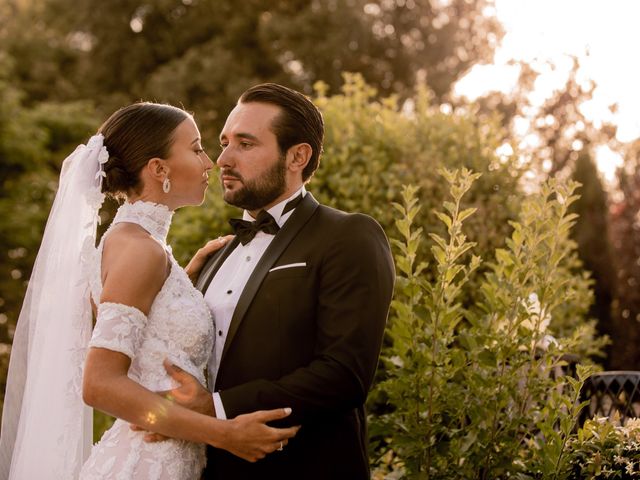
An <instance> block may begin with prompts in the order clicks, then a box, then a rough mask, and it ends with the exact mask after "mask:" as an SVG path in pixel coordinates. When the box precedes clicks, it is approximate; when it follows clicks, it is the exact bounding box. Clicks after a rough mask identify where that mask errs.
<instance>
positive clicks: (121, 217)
mask: <svg viewBox="0 0 640 480" xmlns="http://www.w3.org/2000/svg"><path fill="white" fill-rule="evenodd" d="M171 215H172V212H170V211H169V210H168V209H167V208H166V207H165V206H163V205H156V204H153V203H148V202H136V203H133V204H128V203H127V204H124V205H122V206H121V207H120V210H118V213H117V214H116V219H117V220H118V222H130V223H136V224H138V225H140V226H142V227H143V228H144V229H145V230H147V231H148V232H149V233H150V234H151V235H152V236H153V237H154V238H155V239H156V240H158V241H160V242H161V243H163V245H164V246H165V248H166V250H167V253H168V258H169V261H170V262H171V271H170V273H169V276H168V277H167V279H166V280H165V283H164V285H163V286H162V288H161V289H160V291H159V292H158V295H157V296H156V298H155V299H154V301H153V303H152V305H151V308H150V309H149V314H148V315H147V316H146V317H145V316H144V314H143V313H142V312H140V311H139V310H137V309H136V308H134V307H129V306H126V305H120V304H114V303H104V304H100V305H99V306H98V319H97V322H96V327H95V329H94V333H93V338H92V340H91V342H90V345H91V346H94V347H101V348H108V349H110V350H115V351H119V352H122V353H124V354H125V355H128V356H129V357H130V358H131V366H130V367H129V372H128V376H129V378H131V379H132V380H134V381H136V382H138V383H139V384H140V385H142V386H144V387H145V388H147V389H149V390H151V391H153V392H158V391H165V390H169V389H171V388H174V387H176V386H177V385H176V384H175V382H174V381H173V379H172V378H171V377H170V376H169V375H168V374H167V372H166V370H165V369H164V366H163V361H164V360H165V359H169V360H170V361H171V362H172V363H174V364H175V365H177V366H179V367H180V368H182V369H183V370H185V371H187V372H189V373H190V374H192V375H193V376H194V377H196V378H197V379H198V380H199V381H200V382H201V383H202V384H203V385H205V384H206V382H205V377H204V369H205V367H206V365H207V362H208V360H209V355H210V354H211V351H212V348H213V331H214V326H213V321H212V319H211V313H210V311H209V307H208V306H207V304H206V303H205V301H204V298H203V297H202V294H201V293H200V292H199V291H198V290H196V289H195V287H194V286H193V284H192V283H191V281H190V280H189V277H188V276H187V274H186V273H185V271H184V270H183V269H182V268H181V267H180V265H178V263H177V262H176V261H175V259H174V258H173V256H172V255H171V250H170V249H169V248H168V247H167V246H166V244H165V243H164V241H165V238H166V230H168V228H169V223H170V221H171ZM115 223H116V220H115V219H114V224H115ZM110 228H111V227H110ZM108 235H109V230H107V232H106V233H105V234H104V236H103V239H102V241H101V242H100V245H99V246H98V248H97V249H94V250H91V249H90V248H87V249H86V252H85V255H84V256H83V257H84V258H85V259H86V261H87V262H89V263H90V264H91V266H90V271H89V272H88V273H89V277H90V284H91V294H92V296H93V299H94V302H95V303H98V302H99V299H100V295H101V293H102V282H101V261H102V259H101V257H102V248H103V245H104V239H105V238H106V237H107V236H108ZM143 437H144V433H143V432H133V431H131V430H130V429H129V425H128V424H127V423H126V422H124V421H122V420H117V421H116V422H115V423H114V425H113V427H111V428H110V429H109V430H108V431H107V432H106V433H105V434H104V435H103V437H102V439H101V441H100V442H99V443H98V444H96V445H95V446H94V447H93V449H92V450H91V456H90V457H89V460H87V462H86V463H85V465H84V466H83V469H82V473H81V475H80V479H81V480H93V479H105V478H109V479H132V480H133V479H135V480H138V479H157V480H191V479H197V478H200V474H201V472H202V469H203V468H204V464H205V462H206V456H205V447H204V445H200V444H195V443H190V442H185V441H181V440H167V441H164V442H157V443H146V442H144V441H143Z"/></svg>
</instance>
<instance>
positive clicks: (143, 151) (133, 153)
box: [98, 102, 190, 199]
mask: <svg viewBox="0 0 640 480" xmlns="http://www.w3.org/2000/svg"><path fill="white" fill-rule="evenodd" d="M189 116H190V115H189V114H188V113H187V112H185V111H184V110H182V109H180V108H177V107H173V106H171V105H164V104H159V103H149V102H142V103H135V104H133V105H129V106H128V107H124V108H121V109H120V110H118V111H117V112H115V113H114V114H113V115H111V116H110V117H109V118H108V119H107V121H106V122H104V123H103V124H102V126H101V127H100V129H99V130H98V133H102V135H104V145H105V147H107V151H108V152H109V160H108V161H107V163H105V165H104V172H105V174H106V177H105V178H104V180H103V182H102V192H103V193H105V194H106V195H108V196H111V197H114V198H119V199H124V198H126V196H127V194H128V193H129V192H132V191H133V192H136V193H140V190H141V188H142V182H141V180H140V171H141V170H142V169H143V168H144V166H145V165H146V164H147V162H148V161H149V160H150V159H152V158H154V157H158V158H163V159H164V158H167V157H168V156H169V150H170V149H171V145H172V144H173V137H174V132H175V130H176V128H177V127H178V125H180V124H181V123H182V122H183V121H184V120H185V119H186V118H187V117H189Z"/></svg>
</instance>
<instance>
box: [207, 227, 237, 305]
mask: <svg viewBox="0 0 640 480" xmlns="http://www.w3.org/2000/svg"><path fill="white" fill-rule="evenodd" d="M238 243H240V240H238V237H234V238H233V240H231V241H230V242H229V243H227V245H226V246H225V247H224V248H223V249H222V250H220V251H219V252H217V255H213V256H212V257H211V258H210V259H209V260H208V261H207V263H206V264H205V266H204V267H203V268H202V273H201V274H200V276H199V277H198V281H197V282H196V288H197V289H198V290H200V291H201V292H202V294H203V295H204V294H205V293H206V292H207V288H209V284H210V283H211V280H213V277H214V276H215V274H216V273H217V272H218V270H219V269H220V267H221V266H222V264H223V263H224V261H225V260H226V259H227V257H228V256H229V254H230V253H231V252H233V250H234V249H235V248H236V246H237V245H238Z"/></svg>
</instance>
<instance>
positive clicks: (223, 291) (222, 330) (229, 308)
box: [204, 186, 307, 419]
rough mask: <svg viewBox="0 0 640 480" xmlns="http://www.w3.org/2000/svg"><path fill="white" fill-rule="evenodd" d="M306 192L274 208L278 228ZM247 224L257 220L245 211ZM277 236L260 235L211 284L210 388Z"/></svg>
mask: <svg viewBox="0 0 640 480" xmlns="http://www.w3.org/2000/svg"><path fill="white" fill-rule="evenodd" d="M306 193H307V192H306V190H305V188H304V186H303V187H301V188H300V189H299V190H298V191H296V192H295V193H294V194H293V195H291V196H290V197H289V198H287V199H285V200H283V201H282V202H280V203H278V204H276V205H274V206H273V207H271V208H270V209H269V210H267V212H268V213H270V214H271V216H272V217H273V218H274V219H275V221H276V222H277V224H278V225H279V226H280V228H282V226H283V225H284V224H285V222H286V221H287V220H288V219H289V217H290V216H291V214H292V213H293V210H291V211H289V212H287V213H285V214H284V215H283V214H282V211H283V210H284V207H285V205H286V204H287V202H289V201H290V200H293V199H294V198H296V197H297V196H298V195H299V194H302V196H304V195H306ZM243 219H244V220H249V221H254V220H255V219H254V218H253V217H252V216H251V215H249V212H247V211H246V210H245V212H244V214H243ZM274 237H275V235H270V234H268V233H264V232H258V233H257V234H256V236H255V237H254V238H253V239H252V240H251V241H250V242H249V243H247V244H246V245H242V244H241V243H239V244H238V246H237V247H236V248H235V249H234V250H233V252H231V253H230V254H229V256H228V257H227V258H226V260H225V261H224V263H223V264H222V266H221V267H220V269H219V270H218V272H217V273H216V275H215V276H214V277H213V279H212V280H211V283H210V284H209V288H207V291H206V292H205V295H204V300H205V302H206V303H207V305H209V308H210V309H211V314H212V316H213V320H214V323H215V340H214V344H213V352H212V354H211V356H210V358H209V365H208V371H209V385H210V386H211V388H214V386H215V381H216V377H217V375H218V367H219V366H220V360H221V358H222V350H223V349H224V343H225V341H226V339H227V332H228V331H229V324H230V323H231V318H232V317H233V312H234V311H235V309H236V305H237V304H238V300H239V299H240V294H241V293H242V291H243V290H244V287H245V286H246V284H247V282H248V281H249V277H250V276H251V274H252V273H253V270H254V269H255V267H256V265H257V264H258V262H259V261H260V258H262V255H263V254H264V252H265V250H266V249H267V247H268V246H269V244H270V243H271V241H272V240H273V239H274ZM213 403H214V407H215V410H216V417H217V418H220V419H226V418H227V417H226V414H225V411H224V407H223V405H222V400H221V398H220V395H219V394H218V393H217V392H214V394H213Z"/></svg>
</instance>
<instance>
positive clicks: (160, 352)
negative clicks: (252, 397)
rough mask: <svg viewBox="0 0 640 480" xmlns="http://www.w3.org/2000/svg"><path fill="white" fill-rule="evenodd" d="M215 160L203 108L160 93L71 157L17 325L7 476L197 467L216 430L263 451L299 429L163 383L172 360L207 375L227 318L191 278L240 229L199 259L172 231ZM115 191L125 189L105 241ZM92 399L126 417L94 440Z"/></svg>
mask: <svg viewBox="0 0 640 480" xmlns="http://www.w3.org/2000/svg"><path fill="white" fill-rule="evenodd" d="M212 167H213V164H212V162H211V160H210V159H209V157H208V156H207V154H206V153H205V152H204V150H203V149H202V147H201V139H200V133H199V131H198V128H197V126H196V124H195V122H194V120H193V118H192V117H191V115H189V114H188V113H186V112H185V111H183V110H181V109H179V108H175V107H172V106H169V105H160V104H153V103H138V104H134V105H130V106H128V107H125V108H123V109H121V110H119V111H117V112H116V113H114V114H113V115H112V116H111V117H110V118H109V119H108V120H107V121H106V122H105V123H104V124H103V125H102V127H101V128H100V129H99V133H98V134H97V135H95V136H93V137H91V139H90V140H89V142H88V143H87V145H86V146H84V145H81V146H79V147H78V148H77V149H76V151H75V152H73V153H72V154H71V155H70V156H69V157H68V158H67V159H66V160H65V162H64V164H63V167H62V172H61V175H60V186H59V189H58V193H57V195H56V200H55V202H54V205H53V207H52V211H51V214H50V216H49V220H48V222H47V227H46V230H45V234H44V237H43V241H42V245H41V248H40V251H39V253H38V258H37V260H36V264H35V265H34V270H33V273H32V276H31V280H30V282H29V286H28V289H27V294H26V297H25V302H24V305H23V308H22V311H21V313H20V318H19V321H18V325H17V328H16V334H15V337H14V343H13V347H12V356H11V363H10V369H9V376H8V381H7V385H8V386H7V391H6V395H5V405H4V410H3V418H2V432H1V433H2V436H1V438H0V462H1V463H0V479H4V478H10V479H27V478H40V479H75V478H80V479H98V478H99V479H104V478H119V479H120V478H123V479H167V480H169V479H171V480H174V479H185V480H186V479H193V478H199V476H200V474H201V471H202V469H203V467H204V464H205V461H206V460H205V450H204V449H205V444H210V445H212V446H214V447H216V448H222V449H225V450H228V451H229V452H231V453H233V454H235V455H237V456H239V457H242V458H244V459H246V460H249V461H256V460H258V459H260V458H262V457H264V456H265V455H266V454H267V453H270V452H272V451H274V450H276V449H278V448H282V446H283V445H286V443H287V440H288V439H289V438H291V437H293V436H294V435H295V434H296V432H297V428H296V427H294V428H286V429H276V428H272V427H269V426H268V425H267V422H270V421H273V420H277V419H280V418H283V417H285V416H287V415H288V414H289V413H290V409H278V410H270V411H261V412H254V413H251V414H248V415H241V416H238V417H236V418H235V419H233V420H218V419H216V418H213V417H210V416H207V415H203V414H200V413H197V412H195V411H192V410H187V409H185V408H183V407H180V406H179V405H178V404H176V403H173V402H172V401H171V399H170V398H165V396H163V395H161V394H159V393H156V392H163V391H168V390H171V389H172V388H175V387H176V386H177V384H176V383H175V382H174V381H173V380H172V378H171V377H170V376H169V374H168V373H167V372H166V371H165V369H164V367H163V362H165V361H168V362H170V363H172V364H174V365H176V366H178V367H180V368H181V369H182V370H184V371H186V372H188V373H190V374H191V375H193V376H195V377H196V378H198V379H199V381H200V382H201V383H204V382H205V380H204V379H205V377H204V368H205V366H206V364H207V360H208V358H209V355H210V353H211V350H212V344H213V332H214V328H213V327H214V324H213V321H212V319H211V318H210V313H209V309H208V307H207V305H206V304H205V302H204V300H203V298H202V295H201V294H200V293H199V292H198V291H197V290H196V289H195V288H194V287H193V285H192V283H191V281H190V279H189V278H190V276H191V277H192V278H193V276H197V273H198V270H199V269H200V268H201V267H202V265H203V264H204V262H205V261H206V257H207V256H208V255H210V254H211V253H212V252H214V251H215V250H217V249H219V248H220V247H222V246H223V245H224V243H225V241H226V240H228V238H221V239H218V240H217V241H212V242H209V243H208V244H207V245H206V246H205V247H203V248H202V249H201V250H199V251H198V253H197V254H196V255H195V257H194V258H193V259H192V261H191V262H190V263H189V265H188V266H187V270H186V271H185V270H183V269H182V268H181V267H180V266H179V265H178V264H177V262H176V260H175V259H174V258H173V256H172V254H171V247H169V246H168V245H167V243H166V237H167V232H168V230H169V226H170V223H171V218H172V215H173V212H174V211H175V210H176V209H177V208H179V207H182V206H185V205H199V204H201V203H202V201H203V199H204V194H205V191H206V189H207V184H208V172H209V170H210V169H211V168H212ZM105 194H107V195H111V196H114V197H117V198H121V199H124V200H125V201H124V203H123V204H122V206H121V207H120V208H119V209H118V212H117V214H116V216H115V218H114V220H113V223H112V224H111V226H110V227H109V229H108V230H107V232H106V233H105V234H104V235H103V237H102V239H101V241H100V244H99V245H98V247H97V249H96V248H95V247H94V245H95V235H96V225H97V222H98V219H99V217H98V210H99V208H100V206H101V204H102V201H103V199H104V195H105ZM92 310H93V312H94V314H95V315H96V324H95V328H94V329H93V333H91V317H92ZM83 364H84V371H83ZM83 399H84V402H86V403H87V404H88V405H90V406H92V407H94V408H97V409H99V410H101V411H104V412H106V413H108V414H110V415H113V416H115V417H117V420H116V421H115V423H114V425H113V426H112V427H111V428H110V429H109V430H108V431H107V432H106V433H105V434H104V436H103V437H102V439H101V440H100V442H99V443H97V444H96V445H95V446H93V448H91V447H90V439H91V410H90V409H89V408H88V407H87V406H86V405H83V402H82V400H83ZM130 424H134V425H137V426H139V427H140V428H142V429H148V430H153V431H154V432H157V433H159V434H162V435H165V436H167V437H171V439H169V440H166V441H164V442H156V443H150V442H145V441H144V436H145V432H144V431H134V430H133V429H132V428H131V427H130ZM87 457H88V459H87ZM85 460H86V462H85Z"/></svg>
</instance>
